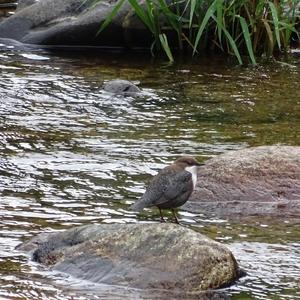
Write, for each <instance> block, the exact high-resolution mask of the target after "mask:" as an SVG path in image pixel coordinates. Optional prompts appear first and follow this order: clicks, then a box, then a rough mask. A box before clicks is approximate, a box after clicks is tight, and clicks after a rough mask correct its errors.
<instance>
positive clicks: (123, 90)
mask: <svg viewBox="0 0 300 300" xmlns="http://www.w3.org/2000/svg"><path fill="white" fill-rule="evenodd" d="M103 89H104V90H105V91H106V92H109V93H113V94H122V95H135V94H137V93H139V92H140V91H141V90H140V89H139V88H138V87H137V86H136V85H135V84H134V83H132V82H130V81H128V80H122V79H115V80H110V81H107V82H106V83H105V84H104V85H103Z"/></svg>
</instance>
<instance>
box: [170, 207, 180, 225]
mask: <svg viewBox="0 0 300 300" xmlns="http://www.w3.org/2000/svg"><path fill="white" fill-rule="evenodd" d="M172 213H173V216H174V220H175V223H177V224H179V221H178V219H177V216H176V213H175V210H174V208H172Z"/></svg>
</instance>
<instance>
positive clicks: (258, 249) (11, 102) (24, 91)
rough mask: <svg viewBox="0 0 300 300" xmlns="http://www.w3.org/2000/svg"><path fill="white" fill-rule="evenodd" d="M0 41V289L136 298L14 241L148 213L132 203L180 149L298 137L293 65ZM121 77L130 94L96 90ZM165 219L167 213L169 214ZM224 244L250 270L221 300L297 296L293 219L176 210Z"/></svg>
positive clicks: (209, 150) (212, 149)
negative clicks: (70, 272) (171, 61)
mask: <svg viewBox="0 0 300 300" xmlns="http://www.w3.org/2000/svg"><path fill="white" fill-rule="evenodd" d="M1 49H2V50H1V51H0V72H1V81H0V155H1V157H0V193H1V200H0V299H122V298H123V299H124V298H125V299H143V295H142V294H135V293H131V294H130V296H126V295H125V294H124V293H123V291H120V292H119V293H118V292H116V290H114V291H111V292H110V287H99V286H90V285H89V284H88V283H82V282H80V281H78V280H76V279H75V278H69V277H67V276H65V275H64V274H57V273H54V272H50V271H49V270H47V269H45V268H43V267H41V266H39V265H37V264H35V263H33V262H31V261H30V260H29V258H28V256H26V255H25V254H24V253H22V252H18V251H17V250H15V247H16V246H17V245H18V244H20V243H21V242H22V241H25V240H27V239H29V238H30V237H32V236H34V235H36V234H38V233H40V232H52V231H57V230H63V229H67V228H71V227H73V226H77V225H82V224H88V223H115V222H119V223H127V222H129V223H130V222H131V223H134V222H158V221H159V215H158V212H157V210H156V209H151V210H147V211H145V212H144V213H143V214H141V215H138V216H137V215H136V214H135V213H132V212H131V211H130V210H129V206H130V204H131V203H133V202H134V201H135V200H136V199H137V198H138V197H139V196H140V195H141V194H142V193H143V191H144V188H145V184H146V182H147V181H148V180H149V178H151V176H152V175H154V174H155V173H156V172H157V170H158V169H160V168H162V167H164V166H165V165H166V164H168V163H170V162H171V161H173V160H174V159H176V158H177V157H178V156H179V155H182V154H191V155H195V156H196V157H197V158H198V159H199V160H200V161H205V160H207V159H209V158H211V157H213V156H215V155H219V154H221V153H224V152H226V151H228V150H235V149H241V148H246V147H249V146H258V145H274V144H283V145H298V146H299V145H300V89H299V78H300V61H299V59H296V58H294V59H291V60H290V61H289V63H284V64H282V63H273V64H272V65H271V66H270V65H266V66H263V67H262V66H261V67H255V68H251V67H242V68H241V67H236V66H234V64H232V63H230V62H228V61H225V60H223V59H222V58H216V57H208V58H205V59H201V60H199V61H192V62H189V61H181V62H179V63H177V64H175V65H168V64H166V63H165V62H163V61H155V62H153V61H152V60H151V58H150V57H147V56H145V55H139V54H134V55H127V54H123V53H115V54H113V55H108V54H103V53H97V52H94V53H83V54H80V53H79V52H72V53H64V52H60V53H58V52H56V53H50V52H47V51H37V50H29V49H16V48H13V47H11V46H9V47H7V46H5V45H1ZM116 78H122V79H128V80H132V81H133V82H135V83H136V84H138V85H139V87H140V88H141V90H142V93H141V95H139V96H138V97H122V96H117V95H111V94H109V93H106V92H104V91H103V89H102V88H101V86H102V84H103V82H105V81H107V80H110V79H116ZM169 217H170V215H169ZM179 219H180V221H181V223H183V224H184V225H185V226H188V227H191V228H193V229H194V230H197V231H199V232H201V233H204V234H206V235H208V236H210V237H211V238H213V239H215V240H218V241H220V242H222V243H224V244H226V245H227V246H228V247H229V248H230V249H231V250H232V251H233V253H234V254H235V256H236V258H237V260H238V262H239V264H240V266H241V267H242V268H243V269H245V270H247V272H248V275H247V276H246V277H244V278H242V279H240V280H239V281H238V282H237V283H236V284H235V285H233V286H231V287H229V288H226V289H223V290H222V291H224V292H225V294H227V295H228V296H229V297H230V298H231V299H300V230H299V225H300V220H299V219H298V220H295V219H293V220H291V219H288V218H282V219H280V220H279V219H272V218H248V219H235V220H227V219H222V218H218V217H216V216H209V215H206V214H205V213H203V214H192V213H188V212H185V211H183V210H182V209H181V210H179Z"/></svg>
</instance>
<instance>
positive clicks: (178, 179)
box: [131, 156, 202, 223]
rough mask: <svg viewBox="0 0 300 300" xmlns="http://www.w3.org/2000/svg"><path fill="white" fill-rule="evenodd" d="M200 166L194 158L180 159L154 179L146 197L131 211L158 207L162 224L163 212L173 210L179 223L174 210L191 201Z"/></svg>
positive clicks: (145, 194)
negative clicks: (163, 210)
mask: <svg viewBox="0 0 300 300" xmlns="http://www.w3.org/2000/svg"><path fill="white" fill-rule="evenodd" d="M200 165H202V164H200V163H199V162H197V160H196V159H195V158H194V157H192V156H183V157H180V158H178V159H177V160H176V161H175V162H174V163H173V164H172V165H170V166H167V167H165V168H164V169H162V170H161V171H159V173H158V174H157V175H156V176H154V177H153V179H152V180H151V182H150V184H149V186H148V187H147V189H146V192H145V193H144V195H143V196H142V197H141V198H140V199H139V200H138V201H137V202H136V203H134V204H133V205H132V206H131V209H132V210H134V211H138V212H140V211H141V210H142V209H144V208H145V207H151V206H157V207H158V209H159V213H160V217H161V221H162V222H164V221H165V220H164V218H163V215H162V212H161V210H162V209H171V210H172V213H173V216H174V218H175V222H176V223H179V222H178V219H177V217H176V214H175V211H174V208H175V207H178V206H181V205H183V204H184V203H185V202H186V201H187V200H188V199H189V197H190V195H191V194H192V192H193V190H194V188H195V186H196V182H197V166H200Z"/></svg>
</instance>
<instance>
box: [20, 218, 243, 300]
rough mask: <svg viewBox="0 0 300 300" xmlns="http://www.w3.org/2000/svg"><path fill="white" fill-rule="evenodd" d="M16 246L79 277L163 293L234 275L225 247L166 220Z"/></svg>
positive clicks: (223, 281)
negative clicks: (164, 221)
mask: <svg viewBox="0 0 300 300" xmlns="http://www.w3.org/2000/svg"><path fill="white" fill-rule="evenodd" d="M19 249H20V250H23V251H24V250H25V251H33V259H34V260H35V261H37V262H40V263H42V264H45V265H47V266H50V268H51V269H53V270H58V271H62V272H66V273H68V274H71V275H73V276H75V277H77V278H80V279H84V280H88V281H91V282H95V283H101V284H108V285H118V286H126V287H127V288H135V289H142V290H144V291H148V292H149V291H150V290H161V291H165V292H166V291H167V292H168V293H169V295H170V293H176V294H177V295H178V294H182V295H183V294H185V295H188V294H190V295H195V294H197V293H201V292H202V291H204V290H208V289H214V288H219V287H222V286H226V285H229V284H231V283H232V282H234V280H236V279H237V278H238V277H239V275H240V273H239V270H238V265H237V263H236V260H235V258H234V257H233V255H232V253H231V252H230V250H228V248H226V247H225V246H224V245H222V244H221V243H218V242H215V241H213V240H211V239H209V238H207V237H206V236H204V235H202V234H200V233H197V232H195V231H193V230H191V229H188V228H185V227H182V226H179V225H175V224H172V223H165V224H160V223H154V224H109V225H108V224H102V225H87V226H81V227H77V228H74V229H70V230H66V231H64V232H58V233H54V234H53V233H52V234H46V235H40V236H37V237H36V238H34V239H32V240H31V241H29V242H27V243H24V244H23V245H21V246H20V247H19ZM169 299H170V298H169Z"/></svg>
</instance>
